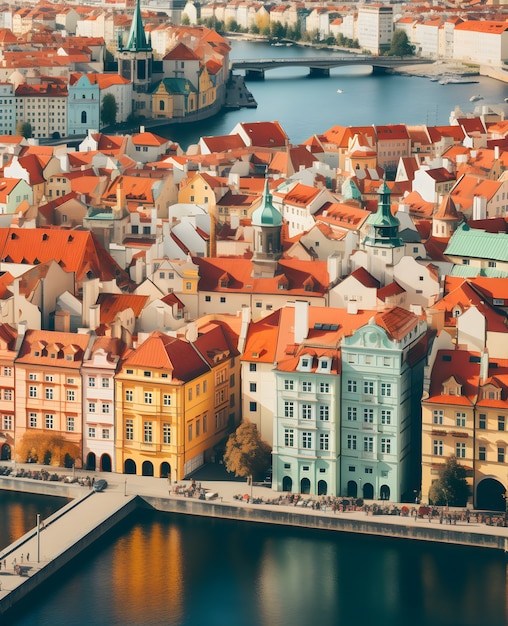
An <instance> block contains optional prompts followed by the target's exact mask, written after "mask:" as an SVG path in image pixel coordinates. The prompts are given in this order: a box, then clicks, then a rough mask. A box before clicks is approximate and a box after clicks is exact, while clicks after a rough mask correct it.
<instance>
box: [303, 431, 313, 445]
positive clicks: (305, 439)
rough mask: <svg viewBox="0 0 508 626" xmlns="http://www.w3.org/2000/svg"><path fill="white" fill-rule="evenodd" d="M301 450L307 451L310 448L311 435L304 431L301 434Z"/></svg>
mask: <svg viewBox="0 0 508 626" xmlns="http://www.w3.org/2000/svg"><path fill="white" fill-rule="evenodd" d="M302 448H305V449H307V450H309V449H310V448H312V433H311V432H309V431H307V430H304V431H303V433H302Z"/></svg>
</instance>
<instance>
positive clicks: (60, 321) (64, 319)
mask: <svg viewBox="0 0 508 626" xmlns="http://www.w3.org/2000/svg"><path fill="white" fill-rule="evenodd" d="M55 330H56V331H58V332H61V333H69V332H70V330H71V314H70V311H55Z"/></svg>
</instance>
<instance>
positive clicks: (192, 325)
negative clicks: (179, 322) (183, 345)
mask: <svg viewBox="0 0 508 626" xmlns="http://www.w3.org/2000/svg"><path fill="white" fill-rule="evenodd" d="M197 338H198V327H197V324H196V322H189V323H188V324H187V327H186V329H185V339H187V341H188V342H189V343H192V342H194V341H196V339H197Z"/></svg>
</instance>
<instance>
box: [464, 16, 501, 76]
mask: <svg viewBox="0 0 508 626" xmlns="http://www.w3.org/2000/svg"><path fill="white" fill-rule="evenodd" d="M453 58H454V59H456V60H457V61H462V62H465V63H479V64H482V65H493V66H500V65H502V64H503V62H504V61H505V60H506V59H508V22H494V21H480V20H478V21H467V22H463V23H462V24H457V25H456V26H455V30H454V46H453Z"/></svg>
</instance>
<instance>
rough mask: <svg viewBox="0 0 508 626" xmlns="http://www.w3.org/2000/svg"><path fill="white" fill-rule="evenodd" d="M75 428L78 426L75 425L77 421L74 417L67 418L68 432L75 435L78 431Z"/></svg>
mask: <svg viewBox="0 0 508 626" xmlns="http://www.w3.org/2000/svg"><path fill="white" fill-rule="evenodd" d="M75 426H76V424H75V421H74V417H68V418H67V430H68V431H69V432H70V433H73V432H74V431H75V430H76V428H75Z"/></svg>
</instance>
